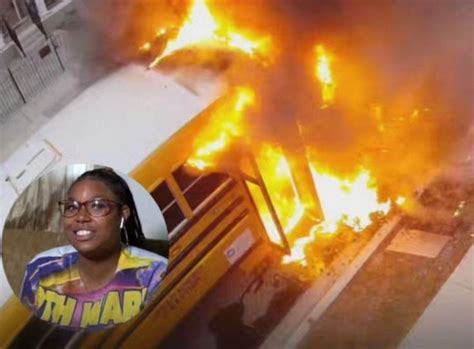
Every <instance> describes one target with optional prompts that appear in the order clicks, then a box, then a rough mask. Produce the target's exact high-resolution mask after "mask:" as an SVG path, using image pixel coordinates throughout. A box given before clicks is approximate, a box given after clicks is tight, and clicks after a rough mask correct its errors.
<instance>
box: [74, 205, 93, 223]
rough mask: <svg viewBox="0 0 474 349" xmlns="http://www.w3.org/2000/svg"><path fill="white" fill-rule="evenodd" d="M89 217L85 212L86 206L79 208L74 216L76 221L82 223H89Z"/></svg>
mask: <svg viewBox="0 0 474 349" xmlns="http://www.w3.org/2000/svg"><path fill="white" fill-rule="evenodd" d="M90 219H91V216H90V214H89V212H87V209H86V205H81V207H79V212H77V215H76V221H79V222H82V221H90Z"/></svg>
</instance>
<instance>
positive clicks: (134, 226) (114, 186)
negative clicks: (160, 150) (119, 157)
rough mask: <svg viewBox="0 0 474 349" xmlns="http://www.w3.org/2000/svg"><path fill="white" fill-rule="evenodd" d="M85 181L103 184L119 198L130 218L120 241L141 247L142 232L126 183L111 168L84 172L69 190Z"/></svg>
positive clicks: (143, 236) (130, 192) (133, 201)
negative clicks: (128, 210)
mask: <svg viewBox="0 0 474 349" xmlns="http://www.w3.org/2000/svg"><path fill="white" fill-rule="evenodd" d="M86 179H92V180H97V181H100V182H102V183H104V184H105V185H107V187H108V188H109V189H110V190H111V191H112V192H113V193H114V194H115V195H116V196H117V198H119V200H120V202H121V203H122V204H124V205H127V206H128V207H129V209H130V216H129V217H128V219H127V221H126V222H125V228H126V229H124V230H122V231H121V240H122V242H123V243H126V242H128V244H129V245H132V246H137V247H142V246H143V244H144V242H145V235H144V234H143V231H142V224H141V222H140V218H139V216H138V211H137V207H136V205H135V200H134V199H133V194H132V191H131V190H130V187H129V186H128V184H127V182H125V180H124V179H123V178H122V177H121V176H119V175H118V174H117V173H115V172H114V171H113V170H112V169H111V168H107V167H104V168H98V169H95V170H91V171H87V172H84V173H83V174H82V175H80V176H79V177H78V178H77V179H76V180H75V181H74V182H73V183H72V185H71V188H72V187H73V186H74V184H76V183H78V182H81V181H83V180H86Z"/></svg>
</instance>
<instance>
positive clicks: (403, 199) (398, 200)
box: [395, 196, 407, 206]
mask: <svg viewBox="0 0 474 349" xmlns="http://www.w3.org/2000/svg"><path fill="white" fill-rule="evenodd" d="M406 202H407V198H406V197H404V196H399V197H397V198H396V200H395V203H396V204H397V205H398V206H403V205H405V203H406Z"/></svg>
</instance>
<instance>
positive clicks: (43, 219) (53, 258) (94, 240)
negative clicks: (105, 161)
mask: <svg viewBox="0 0 474 349" xmlns="http://www.w3.org/2000/svg"><path fill="white" fill-rule="evenodd" d="M2 243H3V263H4V269H5V274H6V276H7V279H8V281H9V283H10V285H11V287H12V289H13V292H14V293H15V294H16V295H17V296H18V297H19V298H20V300H21V301H22V302H23V303H24V304H25V305H26V306H27V307H28V308H30V309H31V311H32V312H33V313H34V314H35V315H36V316H37V317H38V318H40V319H42V320H44V321H47V322H50V323H54V324H57V325H59V326H62V327H66V328H72V329H87V330H99V329H103V328H108V327H111V326H114V325H117V324H120V323H123V322H126V321H128V320H130V319H131V318H133V317H134V316H135V315H137V314H138V313H139V312H140V311H141V310H142V309H144V307H146V306H147V304H149V303H150V301H151V300H152V299H153V297H154V295H155V294H156V292H157V290H158V288H159V286H160V285H161V283H162V280H163V277H164V274H165V272H166V267H167V264H168V252H169V242H168V233H167V229H166V224H165V221H164V218H163V215H162V213H161V211H160V209H159V208H158V206H157V204H156V203H155V201H154V200H153V198H152V197H151V195H150V194H149V193H148V192H147V191H146V190H145V189H144V188H143V187H141V185H140V184H138V183H137V182H136V181H134V180H133V179H131V178H129V177H128V176H126V175H124V174H121V173H118V172H116V171H114V170H113V169H111V168H108V167H104V166H98V165H86V164H75V165H69V166H67V167H63V168H58V169H55V170H53V171H51V172H49V173H47V174H45V175H43V176H42V177H40V178H39V179H37V180H36V181H34V182H33V183H31V184H30V185H29V186H28V187H27V188H26V189H25V191H24V192H23V193H22V194H21V195H20V196H19V197H18V199H17V200H16V201H15V203H14V205H13V207H12V208H11V210H10V213H9V215H8V217H7V219H6V222H5V227H4V231H3V242H2Z"/></svg>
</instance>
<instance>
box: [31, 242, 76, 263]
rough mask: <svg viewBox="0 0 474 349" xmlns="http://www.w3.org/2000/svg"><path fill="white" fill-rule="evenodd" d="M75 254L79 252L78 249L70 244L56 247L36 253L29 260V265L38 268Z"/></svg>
mask: <svg viewBox="0 0 474 349" xmlns="http://www.w3.org/2000/svg"><path fill="white" fill-rule="evenodd" d="M75 254H77V251H76V250H75V249H74V247H72V246H70V245H67V246H60V247H54V248H51V249H49V250H46V251H43V252H40V253H38V254H37V255H35V256H34V257H33V258H32V259H31V260H30V261H29V262H28V266H27V267H28V268H34V269H36V268H38V267H39V266H41V265H45V264H50V263H51V262H54V261H57V260H60V259H63V258H65V257H73V256H74V255H75Z"/></svg>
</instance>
